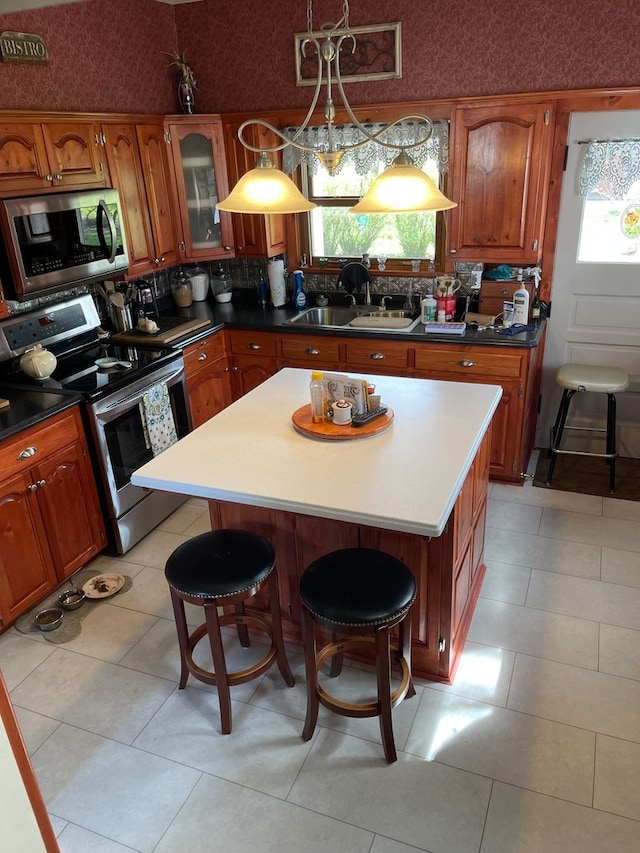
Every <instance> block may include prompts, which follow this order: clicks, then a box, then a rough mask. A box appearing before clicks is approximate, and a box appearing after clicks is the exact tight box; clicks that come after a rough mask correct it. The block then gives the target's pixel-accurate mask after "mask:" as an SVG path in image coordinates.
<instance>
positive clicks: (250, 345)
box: [247, 344, 262, 349]
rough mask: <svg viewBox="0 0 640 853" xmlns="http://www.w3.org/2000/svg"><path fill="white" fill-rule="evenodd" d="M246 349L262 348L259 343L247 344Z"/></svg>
mask: <svg viewBox="0 0 640 853" xmlns="http://www.w3.org/2000/svg"><path fill="white" fill-rule="evenodd" d="M247 349H262V347H261V346H260V344H247Z"/></svg>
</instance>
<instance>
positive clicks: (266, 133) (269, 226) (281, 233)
mask: <svg viewBox="0 0 640 853" xmlns="http://www.w3.org/2000/svg"><path fill="white" fill-rule="evenodd" d="M239 126H240V125H239V123H238V122H231V123H225V125H224V142H225V152H226V157H227V172H228V177H229V188H230V189H233V187H234V186H235V185H236V184H237V182H238V181H239V180H240V178H241V177H242V176H243V175H244V174H246V173H247V172H248V171H250V170H251V169H253V168H254V166H255V164H256V159H257V157H258V156H259V155H258V154H257V153H255V152H254V151H250V150H249V149H248V148H245V147H244V145H242V143H241V142H240V140H239V139H238V128H239ZM243 134H244V138H245V139H246V140H247V141H248V142H249V143H250V144H251V145H253V146H255V147H256V148H260V147H263V148H265V149H266V148H268V147H270V146H272V145H276V144H277V143H278V142H279V140H278V139H277V138H276V136H275V134H274V133H273V131H270V130H268V128H266V127H261V126H252V127H248V128H246V129H245V130H244V132H243ZM269 156H270V157H271V159H272V160H273V162H274V163H275V164H276V166H278V168H280V164H281V161H282V157H281V152H279V151H276V152H273V153H272V154H269ZM231 220H232V223H233V238H234V244H233V245H234V250H235V254H236V257H238V258H242V257H252V258H255V257H264V258H272V257H274V255H280V254H282V253H283V252H286V250H287V241H286V227H285V217H284V215H282V214H277V215H276V214H268V215H265V216H260V215H259V214H254V213H251V214H241V213H232V214H231Z"/></svg>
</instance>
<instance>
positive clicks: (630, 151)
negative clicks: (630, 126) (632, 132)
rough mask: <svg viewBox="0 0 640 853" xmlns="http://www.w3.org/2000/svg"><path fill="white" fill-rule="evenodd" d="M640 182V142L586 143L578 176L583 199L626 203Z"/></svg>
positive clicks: (634, 140)
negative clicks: (630, 191)
mask: <svg viewBox="0 0 640 853" xmlns="http://www.w3.org/2000/svg"><path fill="white" fill-rule="evenodd" d="M637 181H640V139H608V140H607V139H597V140H592V141H590V142H589V143H587V147H586V149H585V153H584V159H583V161H582V169H581V171H580V176H579V189H580V195H583V196H589V197H591V198H606V199H624V198H626V197H627V193H628V192H629V190H630V189H631V187H632V186H633V184H634V183H636V182H637Z"/></svg>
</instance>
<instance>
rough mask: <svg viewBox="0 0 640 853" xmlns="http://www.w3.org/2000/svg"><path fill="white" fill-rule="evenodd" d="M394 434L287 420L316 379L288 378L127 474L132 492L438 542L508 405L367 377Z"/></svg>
mask: <svg viewBox="0 0 640 853" xmlns="http://www.w3.org/2000/svg"><path fill="white" fill-rule="evenodd" d="M349 375H350V376H356V375H359V376H360V377H361V378H364V379H372V380H373V381H374V382H375V384H376V392H377V393H380V394H381V396H382V402H383V404H385V405H387V406H389V407H390V408H391V409H392V410H393V412H394V420H393V423H392V425H391V427H390V429H389V430H388V431H387V432H384V433H382V434H379V435H373V436H370V437H367V438H362V439H354V440H345V441H328V440H322V439H316V438H313V437H309V436H306V435H302V434H300V433H299V432H297V431H296V429H295V428H294V426H293V424H292V421H291V416H292V414H293V412H294V411H296V409H298V408H299V407H300V406H303V405H304V404H305V403H308V402H309V380H310V371H309V370H300V369H293V368H285V369H284V370H281V371H280V372H279V373H277V374H276V375H275V376H272V377H271V378H270V379H268V380H267V381H266V382H264V383H263V384H262V385H260V386H258V387H257V388H255V389H254V390H253V391H250V392H249V393H248V394H246V395H245V396H244V397H241V398H240V399H239V400H237V401H236V402H235V403H233V404H232V405H231V406H229V407H228V408H226V409H224V410H223V411H222V412H220V413H219V414H218V415H216V416H215V417H213V418H211V420H209V421H207V422H206V423H205V424H203V425H202V426H200V427H199V428H198V429H196V430H194V432H192V433H190V434H189V435H188V436H186V437H185V438H183V439H181V440H180V441H179V442H178V443H177V444H175V445H173V446H172V447H170V448H168V449H167V450H165V451H164V452H163V453H162V454H160V455H159V456H157V457H156V458H155V459H153V460H152V461H151V462H148V463H147V464H146V465H144V466H143V467H142V468H140V469H139V470H138V471H136V472H135V474H134V475H133V476H132V478H131V479H132V482H133V483H134V484H135V485H137V486H145V487H147V488H150V489H158V490H161V491H169V492H177V493H180V494H185V495H189V496H192V497H199V498H207V499H213V500H222V501H230V502H232V503H240V504H247V505H249V506H258V507H267V508H270V509H277V510H282V511H285V512H294V513H301V514H303V515H315V516H319V517H322V518H330V519H335V520H340V521H347V522H351V523H354V524H365V525H369V526H372V527H382V528H386V529H389V530H399V531H402V532H406V533H414V534H418V535H423V536H439V535H440V534H441V533H442V532H443V530H444V527H445V525H446V523H447V519H448V518H449V515H450V513H451V510H452V508H453V505H454V503H455V500H456V498H457V496H458V494H459V492H460V489H461V488H462V485H463V483H464V480H465V477H466V475H467V474H468V472H469V469H470V467H471V463H472V462H473V459H474V457H475V455H476V453H477V451H478V448H479V446H480V443H481V441H482V438H483V436H484V434H485V433H486V431H487V429H488V427H489V425H490V423H491V418H492V416H493V413H494V411H495V409H496V407H497V405H498V403H499V401H500V398H501V396H502V389H501V388H500V386H497V385H479V384H470V383H461V382H443V381H441V380H429V379H407V378H400V377H396V376H380V375H376V376H366V375H363V374H349Z"/></svg>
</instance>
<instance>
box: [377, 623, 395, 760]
mask: <svg viewBox="0 0 640 853" xmlns="http://www.w3.org/2000/svg"><path fill="white" fill-rule="evenodd" d="M376 678H377V682H378V708H379V711H380V734H381V736H382V746H383V747H384V757H385V758H386V759H387V761H388V762H389V764H392V763H393V762H394V761H396V759H397V757H398V756H397V755H396V747H395V743H394V740H393V723H392V720H391V637H390V634H389V629H388V628H380V630H379V631H376Z"/></svg>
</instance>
